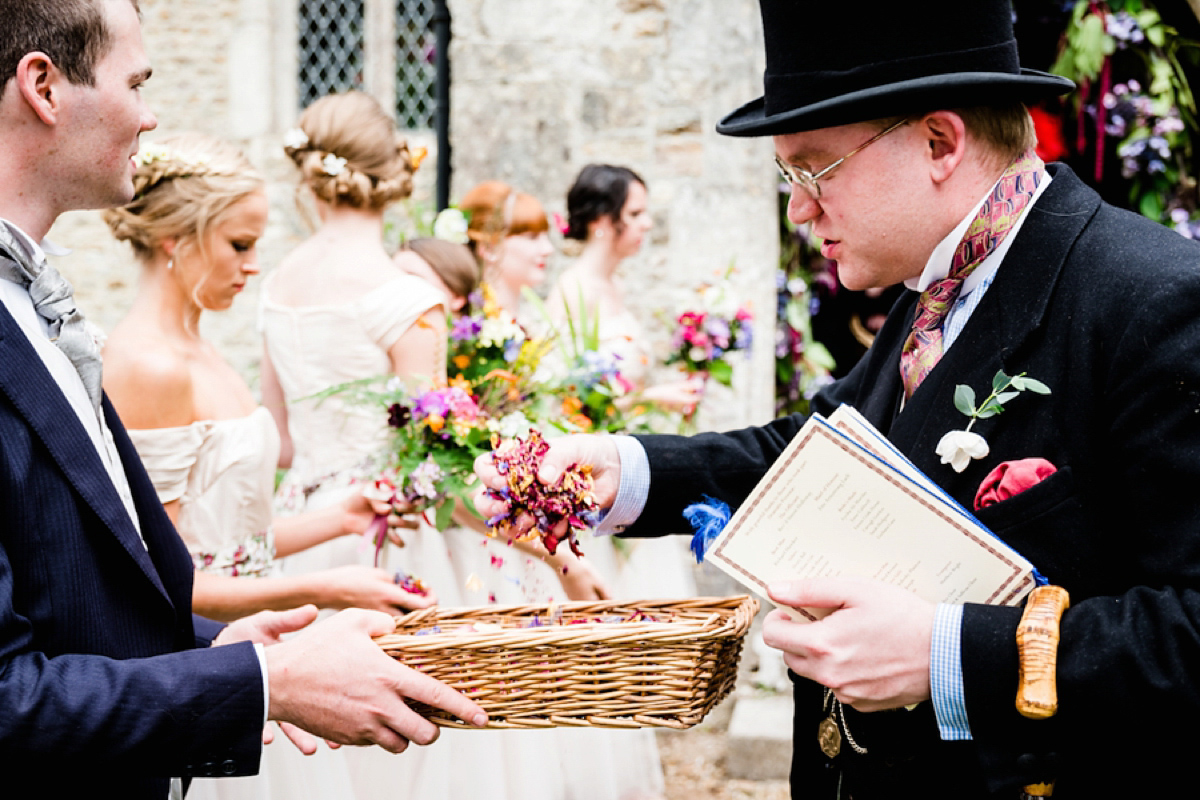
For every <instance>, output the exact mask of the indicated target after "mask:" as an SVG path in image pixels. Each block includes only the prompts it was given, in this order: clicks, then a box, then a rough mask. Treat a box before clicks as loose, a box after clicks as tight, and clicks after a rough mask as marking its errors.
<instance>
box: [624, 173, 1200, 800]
mask: <svg viewBox="0 0 1200 800" xmlns="http://www.w3.org/2000/svg"><path fill="white" fill-rule="evenodd" d="M1050 170H1051V172H1052V174H1053V175H1054V180H1053V182H1052V183H1051V184H1050V186H1049V187H1047V189H1046V192H1045V193H1044V195H1043V196H1042V197H1041V198H1040V199H1039V200H1038V202H1037V203H1036V204H1035V205H1034V206H1033V208H1032V209H1031V210H1030V212H1029V216H1028V218H1027V219H1026V221H1025V223H1024V225H1023V227H1022V229H1021V231H1020V232H1019V233H1018V234H1017V236H1016V238H1015V239H1014V241H1013V244H1012V248H1011V250H1010V251H1009V253H1008V255H1007V256H1006V258H1005V260H1004V263H1003V265H1002V266H1001V268H1000V270H999V271H998V272H997V273H996V277H995V280H994V282H993V284H992V286H991V288H990V289H989V290H988V292H987V294H986V295H985V296H984V298H983V300H982V301H981V302H980V304H979V306H978V307H977V308H976V310H975V312H974V313H973V315H972V316H971V318H970V320H969V321H968V322H967V324H966V326H965V327H964V329H963V331H962V333H961V335H960V336H959V338H958V339H957V341H956V342H955V343H954V345H953V346H952V347H951V348H950V349H949V350H948V351H947V352H946V355H945V357H944V358H943V359H942V360H941V362H939V364H938V365H937V366H936V367H935V368H934V369H933V370H932V371H931V372H930V373H929V375H928V377H927V378H926V379H925V381H924V382H923V383H922V384H921V386H920V387H919V388H918V389H917V391H916V392H915V393H914V394H913V396H912V398H911V399H910V400H909V402H908V403H907V404H906V405H905V406H904V409H903V411H899V409H900V397H901V391H902V389H901V384H900V374H899V359H900V349H901V347H902V345H903V342H904V340H905V338H906V337H907V335H908V331H909V327H910V325H911V320H912V318H913V313H914V309H915V305H916V300H917V294H916V293H915V292H907V293H905V296H904V297H902V298H901V299H900V300H899V301H898V302H897V305H896V306H895V308H893V310H892V312H891V314H890V315H889V317H888V319H887V322H886V323H885V325H884V327H883V328H882V330H881V331H880V333H879V336H878V338H877V339H876V341H875V344H874V345H873V346H872V348H871V350H870V351H869V352H868V353H867V355H866V356H865V357H864V358H863V360H862V362H860V363H859V364H858V365H857V366H856V367H855V368H854V369H853V370H852V372H851V373H850V374H849V375H848V376H847V377H846V378H845V379H844V380H841V381H839V382H837V383H835V384H833V385H832V386H830V387H829V388H828V389H827V390H826V391H824V392H822V393H821V394H820V395H819V396H818V397H817V398H816V401H815V403H814V410H816V411H818V412H821V413H823V414H829V413H831V412H832V411H833V410H834V409H835V408H836V407H837V406H838V404H840V403H847V404H849V405H852V406H854V407H855V408H857V409H858V410H859V411H860V412H862V413H863V414H864V415H865V416H866V417H867V418H868V419H869V420H870V421H871V422H872V423H873V424H874V425H876V426H877V427H878V428H879V429H880V430H881V431H883V432H884V433H885V434H886V435H887V436H888V438H889V439H890V440H891V441H892V442H893V443H894V444H895V445H896V446H897V447H898V448H899V449H900V450H901V451H903V452H904V453H905V454H906V455H907V456H908V457H909V458H910V459H912V461H913V462H914V463H915V464H916V465H917V466H918V467H920V468H921V469H922V470H923V471H924V472H925V473H926V474H927V475H929V476H930V477H931V478H933V479H934V480H935V481H936V482H937V483H938V484H940V485H941V486H942V487H943V488H945V489H946V490H947V491H948V492H949V493H950V494H951V495H952V496H953V497H954V498H955V499H956V500H958V501H959V502H960V503H962V504H963V505H964V506H966V507H968V508H970V507H971V505H972V501H973V498H974V495H975V492H976V490H977V488H978V486H979V484H980V482H981V480H982V479H983V478H984V476H985V475H986V474H987V473H988V472H989V471H990V470H992V469H993V468H994V467H995V466H996V465H997V464H999V463H1001V462H1002V461H1008V460H1015V459H1022V458H1030V457H1041V458H1045V459H1047V460H1049V461H1050V462H1051V463H1053V464H1054V465H1056V466H1057V467H1058V472H1057V473H1056V474H1054V475H1053V476H1051V477H1050V478H1049V479H1047V480H1046V481H1044V482H1042V483H1040V484H1038V485H1037V486H1035V487H1033V488H1031V489H1029V490H1027V491H1026V492H1023V493H1021V494H1019V495H1016V496H1015V497H1013V498H1011V499H1009V500H1006V501H1004V502H1001V503H999V504H997V505H995V506H992V507H990V508H986V509H983V510H981V511H979V512H977V514H976V515H977V516H978V518H979V519H980V520H981V521H982V522H983V523H984V524H985V525H987V526H988V527H989V528H990V529H991V530H992V531H994V532H995V533H996V534H997V535H999V536H1000V537H1001V538H1003V539H1004V540H1006V541H1007V542H1008V543H1009V544H1011V545H1012V546H1013V547H1014V548H1015V549H1016V550H1018V551H1019V552H1021V553H1022V554H1023V555H1025V556H1026V557H1027V558H1028V559H1029V560H1030V561H1032V562H1033V564H1035V565H1036V566H1037V567H1038V568H1039V569H1040V570H1041V571H1042V573H1043V574H1045V575H1046V576H1047V577H1048V578H1049V580H1050V581H1051V582H1052V583H1055V584H1059V585H1062V586H1064V587H1066V588H1067V589H1068V590H1069V591H1070V593H1071V600H1072V607H1071V608H1070V609H1069V610H1068V611H1067V612H1066V615H1065V617H1064V619H1063V629H1062V642H1061V646H1060V649H1059V666H1058V686H1059V697H1060V710H1059V713H1058V715H1057V716H1056V717H1054V718H1053V719H1050V720H1044V721H1032V720H1027V719H1025V718H1023V717H1021V716H1020V715H1019V714H1018V713H1017V712H1016V710H1015V707H1014V701H1015V697H1016V688H1017V651H1016V643H1015V633H1014V632H1015V629H1016V624H1017V620H1018V618H1019V616H1020V609H1010V608H999V607H990V606H980V605H968V606H967V607H966V608H965V610H964V620H963V628H962V635H963V639H962V642H963V654H962V663H963V670H964V680H965V684H966V685H965V689H966V702H967V713H968V718H969V722H970V726H971V731H972V734H973V736H974V740H973V741H971V742H942V741H940V739H939V738H938V735H937V731H936V727H935V721H934V717H933V713H932V710H931V709H930V708H929V706H930V704H929V703H923V704H921V706H919V707H918V709H917V710H915V711H911V712H909V711H894V712H883V713H879V714H858V713H856V712H854V711H853V710H852V709H848V710H847V717H846V719H847V725H848V727H849V728H850V731H851V733H852V734H853V735H854V737H855V739H856V740H857V741H858V743H859V744H861V745H863V746H865V747H866V748H867V750H868V754H867V755H866V756H858V755H857V754H855V753H853V752H852V751H851V748H849V747H848V746H844V747H843V748H842V750H843V752H842V754H841V755H840V756H839V757H838V759H837V763H836V765H835V766H837V767H840V768H841V770H842V771H844V773H845V776H846V779H847V781H848V782H849V788H850V790H851V791H852V792H853V793H854V796H855V797H856V798H860V797H873V796H882V797H899V796H918V794H920V793H923V792H930V791H932V792H934V793H936V794H938V795H941V796H946V797H985V796H988V795H989V794H990V793H998V794H997V795H996V796H999V797H1013V796H1015V789H1016V787H1017V786H1020V785H1022V784H1025V783H1030V782H1033V781H1034V780H1039V779H1042V778H1046V777H1057V778H1058V786H1057V788H1056V791H1055V797H1056V798H1057V797H1064V798H1068V797H1112V796H1118V795H1120V794H1121V793H1122V792H1129V793H1131V794H1140V793H1145V794H1150V795H1153V794H1156V793H1161V794H1170V793H1171V792H1173V791H1174V790H1175V785H1176V783H1177V782H1180V783H1179V784H1178V785H1184V784H1183V783H1182V782H1183V781H1188V782H1190V779H1189V771H1190V769H1191V764H1192V763H1193V760H1194V759H1193V758H1190V757H1188V756H1187V754H1188V753H1190V752H1192V751H1194V748H1195V746H1196V744H1197V740H1198V737H1197V736H1196V734H1194V733H1193V732H1192V726H1193V725H1194V720H1195V719H1196V716H1197V714H1200V680H1197V678H1196V676H1197V675H1198V674H1200V493H1198V492H1200V490H1198V487H1200V246H1197V244H1196V243H1195V242H1190V241H1188V240H1186V239H1184V238H1183V237H1181V236H1179V235H1178V234H1176V233H1174V232H1172V231H1169V230H1167V229H1166V228H1163V227H1162V226H1160V225H1157V224H1154V223H1152V222H1149V221H1147V220H1145V219H1143V218H1141V217H1139V216H1137V215H1134V214H1130V213H1128V212H1125V211H1121V210H1119V209H1116V208H1113V207H1111V206H1108V205H1106V204H1104V203H1103V202H1101V200H1100V198H1099V196H1097V195H1096V193H1095V192H1093V191H1092V190H1091V189H1089V188H1087V187H1086V186H1085V185H1084V184H1083V183H1082V182H1081V181H1080V180H1079V179H1078V178H1077V177H1076V176H1075V175H1074V174H1072V173H1071V171H1070V170H1068V169H1067V168H1065V167H1063V166H1062V165H1051V167H1050ZM1001 369H1003V370H1004V371H1005V372H1007V373H1008V374H1010V375H1014V374H1017V373H1021V372H1026V373H1028V374H1029V375H1030V376H1031V377H1034V378H1037V379H1038V380H1041V381H1042V382H1044V383H1046V384H1047V385H1048V386H1049V387H1050V389H1051V391H1052V392H1053V394H1052V395H1050V396H1049V397H1041V396H1037V395H1033V394H1030V393H1026V394H1023V395H1021V396H1019V397H1017V398H1016V399H1014V400H1012V401H1011V402H1010V403H1009V404H1008V405H1007V406H1006V407H1005V411H1004V413H1002V414H999V415H996V416H994V417H991V418H989V419H985V420H982V421H980V422H979V423H977V424H976V425H975V427H974V428H973V430H975V431H976V432H978V433H980V434H982V435H983V436H984V437H985V438H986V439H987V441H988V443H989V445H990V447H991V453H990V454H989V455H988V457H987V458H984V459H982V460H979V461H973V462H972V463H971V465H970V466H969V467H968V468H967V469H966V471H964V472H962V473H956V472H954V471H953V470H951V469H950V467H949V466H946V465H943V464H941V463H939V459H938V457H937V455H936V454H935V452H934V449H935V447H936V445H937V442H938V440H939V439H940V438H941V437H942V435H943V434H945V433H946V432H947V431H950V430H962V429H963V428H964V427H965V425H966V422H967V418H966V417H965V416H963V415H962V414H961V413H960V412H959V411H957V410H956V409H955V407H954V390H955V386H956V385H958V384H966V385H969V386H971V387H973V388H974V389H975V391H976V394H977V396H979V397H983V396H985V395H986V394H987V392H988V391H990V387H991V381H992V376H993V375H995V374H996V372H997V371H998V370H1001ZM803 421H804V420H803V418H800V417H788V418H784V419H780V420H776V421H775V422H773V423H771V424H769V425H766V426H764V427H761V428H749V429H746V430H743V431H737V432H734V433H730V434H712V435H703V436H699V437H694V438H692V439H680V438H678V437H646V438H643V439H642V440H641V441H642V443H643V445H644V446H645V448H646V451H647V454H648V456H649V459H650V466H651V489H650V495H649V499H648V502H647V504H646V509H647V510H646V513H644V514H643V515H642V518H641V519H639V520H638V522H637V525H635V526H631V528H630V531H629V532H630V533H632V534H633V535H652V534H654V533H658V532H668V531H678V530H680V527H681V523H680V517H679V511H680V509H681V508H682V507H683V505H686V504H687V503H689V502H694V501H695V500H696V499H697V498H699V497H700V495H701V494H704V493H707V494H710V495H713V496H715V497H721V498H723V499H726V500H727V501H729V502H731V503H733V504H735V505H736V503H737V502H739V501H740V500H741V499H743V498H744V497H745V496H746V494H747V493H748V492H749V491H750V489H751V488H752V487H753V485H754V483H755V482H756V481H757V479H758V478H759V477H761V475H762V474H763V473H764V472H765V470H766V468H767V467H768V466H769V464H770V463H771V461H772V460H773V459H774V458H775V457H776V456H777V455H778V454H779V452H780V451H781V450H782V449H783V447H785V446H786V444H787V442H788V441H789V440H790V439H791V437H792V435H794V434H795V432H796V431H797V430H798V429H799V426H800V425H801V424H802V423H803ZM796 690H797V692H796V729H795V738H794V742H793V750H794V758H793V791H794V792H795V794H796V796H798V797H799V796H805V797H807V796H809V795H808V792H809V791H811V790H814V789H815V785H816V784H817V783H820V782H821V781H822V779H833V778H834V777H835V776H836V772H837V771H836V770H834V769H831V768H830V765H828V764H827V763H826V760H825V758H824V757H823V756H822V754H821V753H820V751H819V749H818V747H817V726H818V724H819V722H820V720H821V719H822V718H823V717H824V716H825V712H823V710H822V697H821V691H820V688H819V687H816V686H815V685H813V684H811V683H810V682H808V681H798V682H797V686H796ZM814 796H819V795H814Z"/></svg>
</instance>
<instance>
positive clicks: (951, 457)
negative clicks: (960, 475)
mask: <svg viewBox="0 0 1200 800" xmlns="http://www.w3.org/2000/svg"><path fill="white" fill-rule="evenodd" d="M1026 390H1028V391H1031V392H1033V393H1034V394H1050V387H1049V386H1047V385H1046V384H1044V383H1042V382H1041V381H1039V380H1036V379H1034V378H1030V377H1027V376H1026V374H1025V373H1024V372H1022V373H1020V374H1019V375H1012V376H1009V375H1005V374H1004V370H1000V371H999V372H997V373H996V376H995V377H994V378H992V393H991V394H989V395H988V396H987V397H986V398H984V400H983V402H982V403H980V404H978V405H976V404H975V390H974V389H972V388H971V387H970V386H966V385H965V384H961V383H960V384H959V385H958V386H956V387H955V388H954V407H955V408H957V409H958V410H959V411H961V412H962V413H964V414H966V415H967V417H968V418H969V419H970V420H971V421H970V422H968V423H967V427H966V430H961V431H949V432H948V433H947V434H946V435H945V436H943V437H942V438H941V441H939V442H938V444H937V449H936V451H935V452H937V454H938V455H939V456H941V459H942V463H943V464H949V465H950V468H951V469H953V470H954V471H955V472H962V471H963V470H965V469H966V468H967V465H968V464H970V463H971V460H972V459H977V458H986V457H987V454H988V453H989V452H990V448H989V447H988V443H987V440H986V439H984V438H983V437H982V436H980V435H979V434H978V433H972V432H971V428H972V427H974V426H975V423H976V422H978V421H979V420H981V419H987V418H988V417H994V416H995V415H997V414H999V413H1000V412H1002V411H1003V410H1004V404H1005V403H1007V402H1008V401H1009V400H1012V399H1013V398H1015V397H1016V396H1017V395H1019V394H1020V393H1021V392H1024V391H1026Z"/></svg>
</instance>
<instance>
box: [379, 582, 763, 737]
mask: <svg viewBox="0 0 1200 800" xmlns="http://www.w3.org/2000/svg"><path fill="white" fill-rule="evenodd" d="M757 611H758V601H757V600H755V599H754V598H752V597H749V596H748V595H739V596H735V597H694V598H688V599H685V600H644V601H638V602H603V603H586V602H573V603H562V604H536V605H523V606H517V605H511V606H483V607H478V608H457V609H455V608H437V607H434V608H428V609H423V610H421V611H414V612H413V613H411V614H407V615H405V616H403V617H399V618H397V620H396V632H395V633H393V634H389V635H386V636H381V637H379V638H378V639H377V640H376V641H377V642H378V643H379V645H380V646H381V647H382V648H383V649H384V652H386V653H387V654H388V655H390V656H392V657H393V658H396V659H399V660H400V661H402V662H403V663H405V664H407V665H408V666H410V667H412V668H414V669H417V670H420V671H421V672H424V673H425V674H427V675H431V676H432V677H434V678H437V679H438V680H440V681H443V682H445V683H447V684H449V685H450V686H452V687H453V688H455V689H457V690H459V691H461V692H463V693H464V694H465V695H466V696H467V697H469V698H471V699H472V700H474V701H475V702H476V703H478V704H479V705H480V706H482V707H483V709H484V710H485V711H487V713H488V717H489V723H488V727H489V728H552V727H558V726H563V727H589V726H590V727H603V728H641V727H663V728H677V729H682V728H690V727H691V726H693V725H695V724H696V723H698V722H700V720H702V719H704V716H705V715H706V714H707V713H708V712H709V711H711V710H712V709H713V708H714V707H715V706H716V705H717V703H719V702H720V701H721V700H722V699H723V698H724V697H725V696H726V695H727V694H729V692H730V691H732V689H733V687H734V683H735V681H736V679H737V664H738V658H739V657H740V656H741V651H742V641H743V639H744V638H745V636H746V632H747V631H748V630H750V623H751V622H752V621H753V619H754V615H755V613H756V612H757ZM412 706H413V708H414V710H416V711H417V712H418V713H420V714H422V715H423V716H425V717H427V718H428V719H429V720H430V721H432V722H434V723H436V724H438V725H441V726H444V727H451V728H465V729H466V728H470V727H471V726H469V725H466V724H464V723H463V722H461V721H460V720H458V719H456V718H454V717H452V716H450V715H449V714H447V713H446V712H444V711H442V710H441V709H437V708H431V707H429V706H425V705H423V704H420V703H416V702H413V703H412Z"/></svg>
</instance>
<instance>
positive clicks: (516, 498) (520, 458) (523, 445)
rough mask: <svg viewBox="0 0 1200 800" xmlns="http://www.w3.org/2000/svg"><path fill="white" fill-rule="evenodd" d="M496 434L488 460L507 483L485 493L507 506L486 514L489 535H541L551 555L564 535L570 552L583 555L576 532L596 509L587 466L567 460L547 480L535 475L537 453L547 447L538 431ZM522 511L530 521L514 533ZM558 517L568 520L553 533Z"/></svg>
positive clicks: (594, 519) (595, 515)
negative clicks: (507, 437) (500, 436)
mask: <svg viewBox="0 0 1200 800" xmlns="http://www.w3.org/2000/svg"><path fill="white" fill-rule="evenodd" d="M497 439H498V437H495V436H493V438H492V463H493V464H494V465H495V467H496V470H497V471H498V472H499V473H500V474H501V475H503V476H504V477H505V480H506V481H507V483H508V485H507V486H506V487H505V488H503V489H499V490H496V489H489V490H488V495H489V496H490V497H492V498H493V499H495V500H500V501H502V502H505V503H507V504H508V510H507V511H505V512H504V513H501V514H497V515H496V516H494V517H492V518H491V519H489V520H488V527H489V528H490V529H491V533H490V535H492V536H494V537H497V538H507V539H510V540H511V539H516V540H517V541H522V542H527V541H532V540H534V539H536V538H538V537H541V540H542V544H543V545H545V547H546V551H547V552H548V553H550V555H554V553H555V551H557V550H558V545H559V543H560V542H561V541H562V540H563V539H566V540H567V544H569V545H570V547H571V552H573V553H574V554H575V555H577V556H582V555H583V553H582V552H580V550H579V540H578V539H577V538H576V533H577V532H578V531H582V530H586V529H588V528H591V527H594V526H595V525H596V523H597V522H598V521H599V519H598V517H599V513H600V510H599V507H598V506H597V504H596V497H595V495H594V494H593V493H592V468H591V466H590V465H588V464H582V465H580V464H572V465H571V466H570V467H568V468H567V469H565V470H563V473H562V474H561V475H559V476H558V480H556V481H555V482H554V483H553V484H552V485H550V486H547V485H545V484H543V483H542V482H541V481H539V480H538V477H537V473H538V468H539V467H540V466H541V464H542V458H543V457H544V456H545V455H546V451H547V450H549V449H550V445H549V444H547V443H546V440H545V439H543V438H542V435H541V434H540V433H538V432H537V431H536V430H534V429H532V428H531V429H530V431H529V438H528V439H526V440H521V439H520V438H516V439H510V440H507V441H505V442H503V443H500V442H499V441H497ZM525 514H528V515H529V516H530V517H532V518H533V521H534V524H533V527H532V528H530V529H529V531H528V532H526V533H519V532H518V531H517V527H516V521H517V520H518V519H520V518H521V516H522V515H525ZM562 522H566V524H567V528H566V531H565V532H563V533H558V532H556V531H555V529H556V528H558V527H559V526H560V523H562Z"/></svg>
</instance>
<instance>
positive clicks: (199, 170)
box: [134, 144, 209, 178]
mask: <svg viewBox="0 0 1200 800" xmlns="http://www.w3.org/2000/svg"><path fill="white" fill-rule="evenodd" d="M134 161H136V162H137V165H138V166H139V167H145V166H149V165H150V164H157V163H159V162H170V163H171V164H172V165H174V166H176V167H178V168H179V169H181V170H184V172H183V173H177V174H173V175H172V176H171V177H173V178H182V177H185V176H188V175H196V174H203V173H205V172H208V166H209V163H208V156H205V155H198V156H192V157H191V158H187V157H185V156H182V155H180V154H179V153H178V152H176V151H175V150H173V149H171V148H170V147H167V146H166V145H165V144H147V145H143V146H142V147H141V148H140V149H139V150H138V152H137V155H136V156H134Z"/></svg>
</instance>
